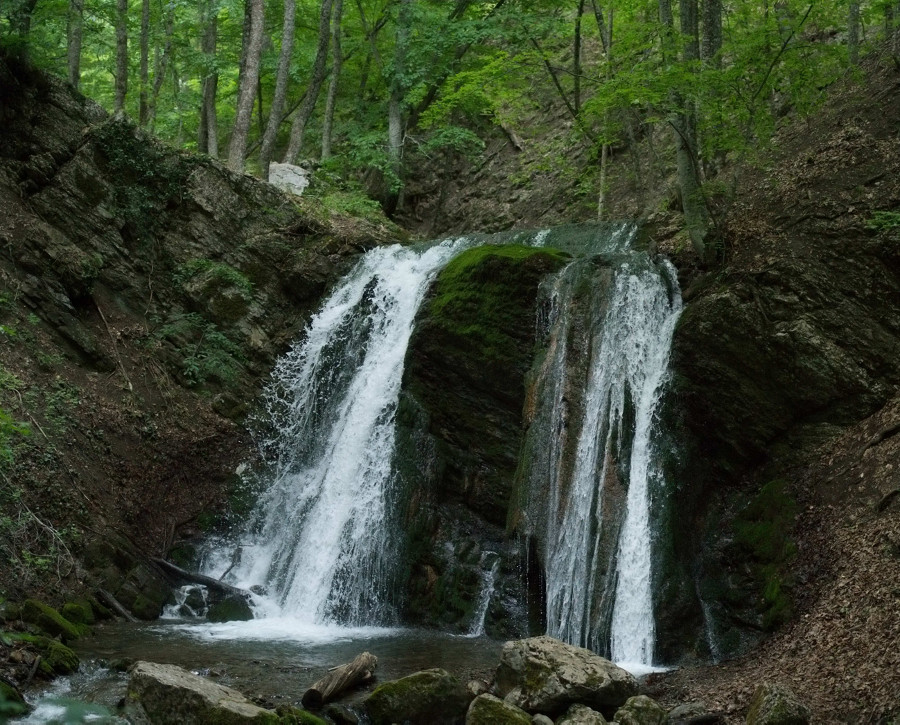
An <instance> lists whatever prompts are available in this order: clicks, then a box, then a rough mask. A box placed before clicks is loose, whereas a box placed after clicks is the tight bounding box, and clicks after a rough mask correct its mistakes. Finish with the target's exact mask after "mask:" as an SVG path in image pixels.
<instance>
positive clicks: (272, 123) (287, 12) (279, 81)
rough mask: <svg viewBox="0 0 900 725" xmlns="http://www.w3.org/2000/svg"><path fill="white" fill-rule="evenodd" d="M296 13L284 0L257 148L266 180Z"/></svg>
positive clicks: (287, 73)
mask: <svg viewBox="0 0 900 725" xmlns="http://www.w3.org/2000/svg"><path fill="white" fill-rule="evenodd" d="M296 15H297V4H296V2H295V0H284V24H283V25H282V27H281V52H280V53H279V55H278V70H277V72H276V74H275V91H274V93H273V94H272V103H271V104H270V106H269V122H268V123H267V124H266V131H265V133H264V134H263V139H262V146H261V148H260V150H259V165H260V176H261V177H262V178H263V179H265V180H266V181H268V180H269V164H270V163H271V161H272V151H273V150H274V148H275V140H276V139H277V138H278V129H279V127H280V126H281V121H282V118H281V114H282V113H283V112H284V102H285V99H286V98H287V87H288V80H289V78H290V71H291V54H292V53H293V51H294V26H295V21H296Z"/></svg>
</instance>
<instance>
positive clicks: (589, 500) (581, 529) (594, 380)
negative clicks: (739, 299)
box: [522, 235, 681, 665]
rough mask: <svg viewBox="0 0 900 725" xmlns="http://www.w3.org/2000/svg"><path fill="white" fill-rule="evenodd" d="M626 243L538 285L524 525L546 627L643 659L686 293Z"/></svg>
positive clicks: (647, 657) (649, 647) (603, 248)
mask: <svg viewBox="0 0 900 725" xmlns="http://www.w3.org/2000/svg"><path fill="white" fill-rule="evenodd" d="M629 241H630V240H629V238H627V237H625V238H623V235H619V236H618V237H613V238H611V239H609V240H605V244H600V245H598V246H597V247H595V249H594V251H595V252H597V254H595V255H594V256H590V257H583V258H580V259H577V260H575V261H574V262H573V263H572V264H570V265H569V266H568V267H566V269H564V270H563V271H562V272H561V273H560V274H558V275H556V276H555V277H553V278H552V279H549V280H548V281H547V282H546V283H545V289H544V296H545V301H544V306H543V310H544V320H543V326H544V334H545V336H546V340H545V343H546V353H545V356H544V358H543V360H542V361H540V363H539V366H538V374H537V380H536V383H535V393H534V400H535V403H534V407H533V410H532V412H531V416H532V419H531V425H530V428H529V434H528V439H527V443H526V450H527V451H528V454H527V456H526V457H525V459H524V460H523V467H524V469H525V472H524V479H525V483H526V486H527V492H528V501H527V504H526V511H527V521H526V524H525V525H524V526H523V527H522V528H523V529H524V531H525V533H527V534H530V535H532V536H534V537H535V538H536V539H537V542H538V546H537V549H538V555H539V556H540V558H541V559H542V564H543V574H544V591H545V597H546V600H545V617H546V627H547V631H548V633H549V634H551V635H554V636H556V637H559V638H561V639H564V640H567V641H569V642H572V643H574V644H579V645H582V646H585V647H590V648H591V649H593V650H595V651H598V652H602V653H606V654H609V655H610V656H611V657H612V658H613V659H615V660H616V661H620V662H628V663H633V664H639V665H649V664H652V662H653V648H654V636H655V631H654V630H655V625H654V617H653V592H652V581H653V540H654V538H655V532H654V526H653V518H654V516H653V513H654V512H653V502H654V499H656V500H659V499H661V498H662V497H664V495H665V481H664V480H663V473H662V469H661V466H660V465H659V457H660V456H659V453H660V451H659V446H660V445H661V437H660V435H659V434H660V431H659V430H658V427H659V422H658V421H659V417H658V416H659V406H660V403H661V400H662V397H663V395H662V393H663V389H664V383H665V381H666V377H667V369H668V357H669V349H670V346H671V341H672V334H673V332H674V328H675V323H676V321H677V319H678V315H679V313H680V311H681V299H680V295H679V292H678V287H677V282H676V279H675V274H674V270H673V269H672V268H671V266H670V265H669V264H668V263H667V262H662V263H660V264H657V263H654V262H653V261H652V260H651V259H649V258H648V256H647V255H646V254H644V253H643V252H638V251H633V250H631V249H630V248H629Z"/></svg>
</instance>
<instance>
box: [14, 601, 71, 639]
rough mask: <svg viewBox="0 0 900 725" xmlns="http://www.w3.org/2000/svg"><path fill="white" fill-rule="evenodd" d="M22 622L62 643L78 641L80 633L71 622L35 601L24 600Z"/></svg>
mask: <svg viewBox="0 0 900 725" xmlns="http://www.w3.org/2000/svg"><path fill="white" fill-rule="evenodd" d="M21 616H22V620H23V621H25V622H29V623H30V624H33V625H35V626H36V627H38V628H39V629H40V630H41V631H43V632H46V633H47V634H49V635H50V636H51V637H62V639H63V641H69V640H73V639H78V638H79V637H80V636H81V632H80V631H79V630H78V627H76V626H75V625H74V624H73V623H72V622H70V621H69V620H68V619H66V618H65V617H63V616H62V615H61V614H60V613H59V612H57V611H56V610H55V609H54V608H53V607H51V606H49V605H47V604H44V603H43V602H39V601H37V600H36V599H26V600H25V602H24V603H23V604H22V613H21Z"/></svg>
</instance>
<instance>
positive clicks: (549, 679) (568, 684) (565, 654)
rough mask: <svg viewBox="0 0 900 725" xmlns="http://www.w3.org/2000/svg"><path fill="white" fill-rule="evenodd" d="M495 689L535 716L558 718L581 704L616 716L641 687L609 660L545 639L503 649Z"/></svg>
mask: <svg viewBox="0 0 900 725" xmlns="http://www.w3.org/2000/svg"><path fill="white" fill-rule="evenodd" d="M495 689H496V692H497V694H498V695H499V696H500V697H502V698H504V699H505V700H506V701H507V702H509V703H512V704H514V705H516V706H518V707H521V708H522V709H523V710H527V711H529V712H542V713H544V714H547V715H551V716H555V715H558V714H561V713H563V712H564V711H565V710H566V709H567V708H568V707H569V706H570V705H573V704H576V703H580V704H583V705H587V706H589V707H591V708H593V709H594V710H599V711H600V712H602V713H603V714H604V715H610V716H611V715H612V714H613V713H614V712H615V711H616V709H617V708H619V707H621V706H622V705H624V704H625V702H626V700H628V698H629V697H632V696H634V695H636V694H637V691H638V684H637V680H635V679H634V677H632V676H631V675H630V674H629V673H628V672H626V671H625V670H623V669H622V668H621V667H618V666H617V665H615V664H613V663H612V662H610V661H609V660H607V659H604V658H603V657H600V656H599V655H596V654H594V653H593V652H591V651H590V650H586V649H584V648H582V647H575V646H573V645H570V644H566V643H565V642H560V641H559V640H558V639H554V638H553V637H548V636H546V635H545V636H542V637H531V638H530V639H520V640H516V641H514V642H507V643H506V644H505V645H503V652H502V654H501V656H500V665H499V666H498V667H497V673H496V676H495Z"/></svg>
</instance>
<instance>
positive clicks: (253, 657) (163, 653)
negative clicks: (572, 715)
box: [66, 619, 502, 722]
mask: <svg viewBox="0 0 900 725" xmlns="http://www.w3.org/2000/svg"><path fill="white" fill-rule="evenodd" d="M501 647H502V643H501V642H496V641H493V640H490V639H487V638H485V637H463V636H454V635H450V634H445V633H441V632H435V631H430V630H419V629H385V628H375V627H367V628H346V627H337V626H310V625H305V624H299V623H298V622H296V620H290V619H259V620H253V621H251V622H231V623H225V624H209V623H206V622H202V623H198V622H185V621H181V622H178V621H169V622H154V623H148V624H127V623H117V624H108V625H104V626H98V627H96V628H95V629H94V634H93V635H92V636H89V637H86V638H84V639H82V640H79V641H78V642H77V644H76V647H75V649H76V651H77V652H78V655H79V657H81V659H82V670H83V672H82V673H79V674H78V675H75V676H74V677H73V678H72V679H71V681H70V682H69V684H68V691H67V692H66V695H67V696H68V697H73V698H77V699H80V700H88V701H90V702H96V703H99V704H102V705H105V706H107V707H111V708H113V707H115V705H116V703H117V702H118V701H119V699H120V698H122V697H123V696H124V694H125V689H126V686H127V677H126V676H125V675H124V674H123V673H121V672H115V671H112V670H109V669H106V667H105V666H106V665H109V664H116V663H117V661H121V660H138V659H140V660H149V661H151V662H160V663H166V664H174V665H179V666H181V667H184V668H186V669H188V670H191V671H194V672H198V673H200V674H203V675H207V676H209V677H212V678H214V679H215V680H216V681H217V682H220V683H222V684H223V685H227V686H229V687H233V688H235V689H237V690H239V691H240V692H242V693H244V694H245V695H247V696H248V697H250V698H259V699H260V700H261V701H262V702H263V703H264V704H266V705H268V706H273V707H274V706H276V705H278V704H280V703H296V702H299V701H300V698H301V697H302V695H303V693H304V692H305V690H306V689H307V688H308V687H309V686H310V685H311V684H313V683H314V682H315V681H316V680H318V679H319V678H320V677H322V676H323V675H324V674H325V673H326V672H327V671H328V670H329V669H331V668H332V667H335V666H336V665H340V664H343V663H345V662H349V661H350V660H352V659H353V658H354V657H356V655H358V654H359V653H361V652H363V651H369V652H371V653H372V654H374V655H375V656H376V657H378V668H377V670H376V673H375V674H376V677H377V680H376V683H377V682H385V681H387V680H393V679H397V678H399V677H403V676H405V675H408V674H411V673H413V672H416V671H418V670H423V669H427V668H430V667H440V668H443V669H446V670H448V671H450V672H452V673H453V674H455V675H457V676H458V677H460V679H463V681H466V680H468V679H471V678H473V677H478V676H481V677H490V676H491V675H492V674H493V671H494V669H495V668H496V666H497V663H498V662H499V659H500V649H501ZM370 689H371V688H370ZM365 694H366V690H361V691H358V692H355V693H351V694H350V695H349V696H348V697H347V701H348V702H349V703H352V702H354V701H356V700H359V699H361V698H362V697H363V696H365ZM76 722H77V721H76Z"/></svg>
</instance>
